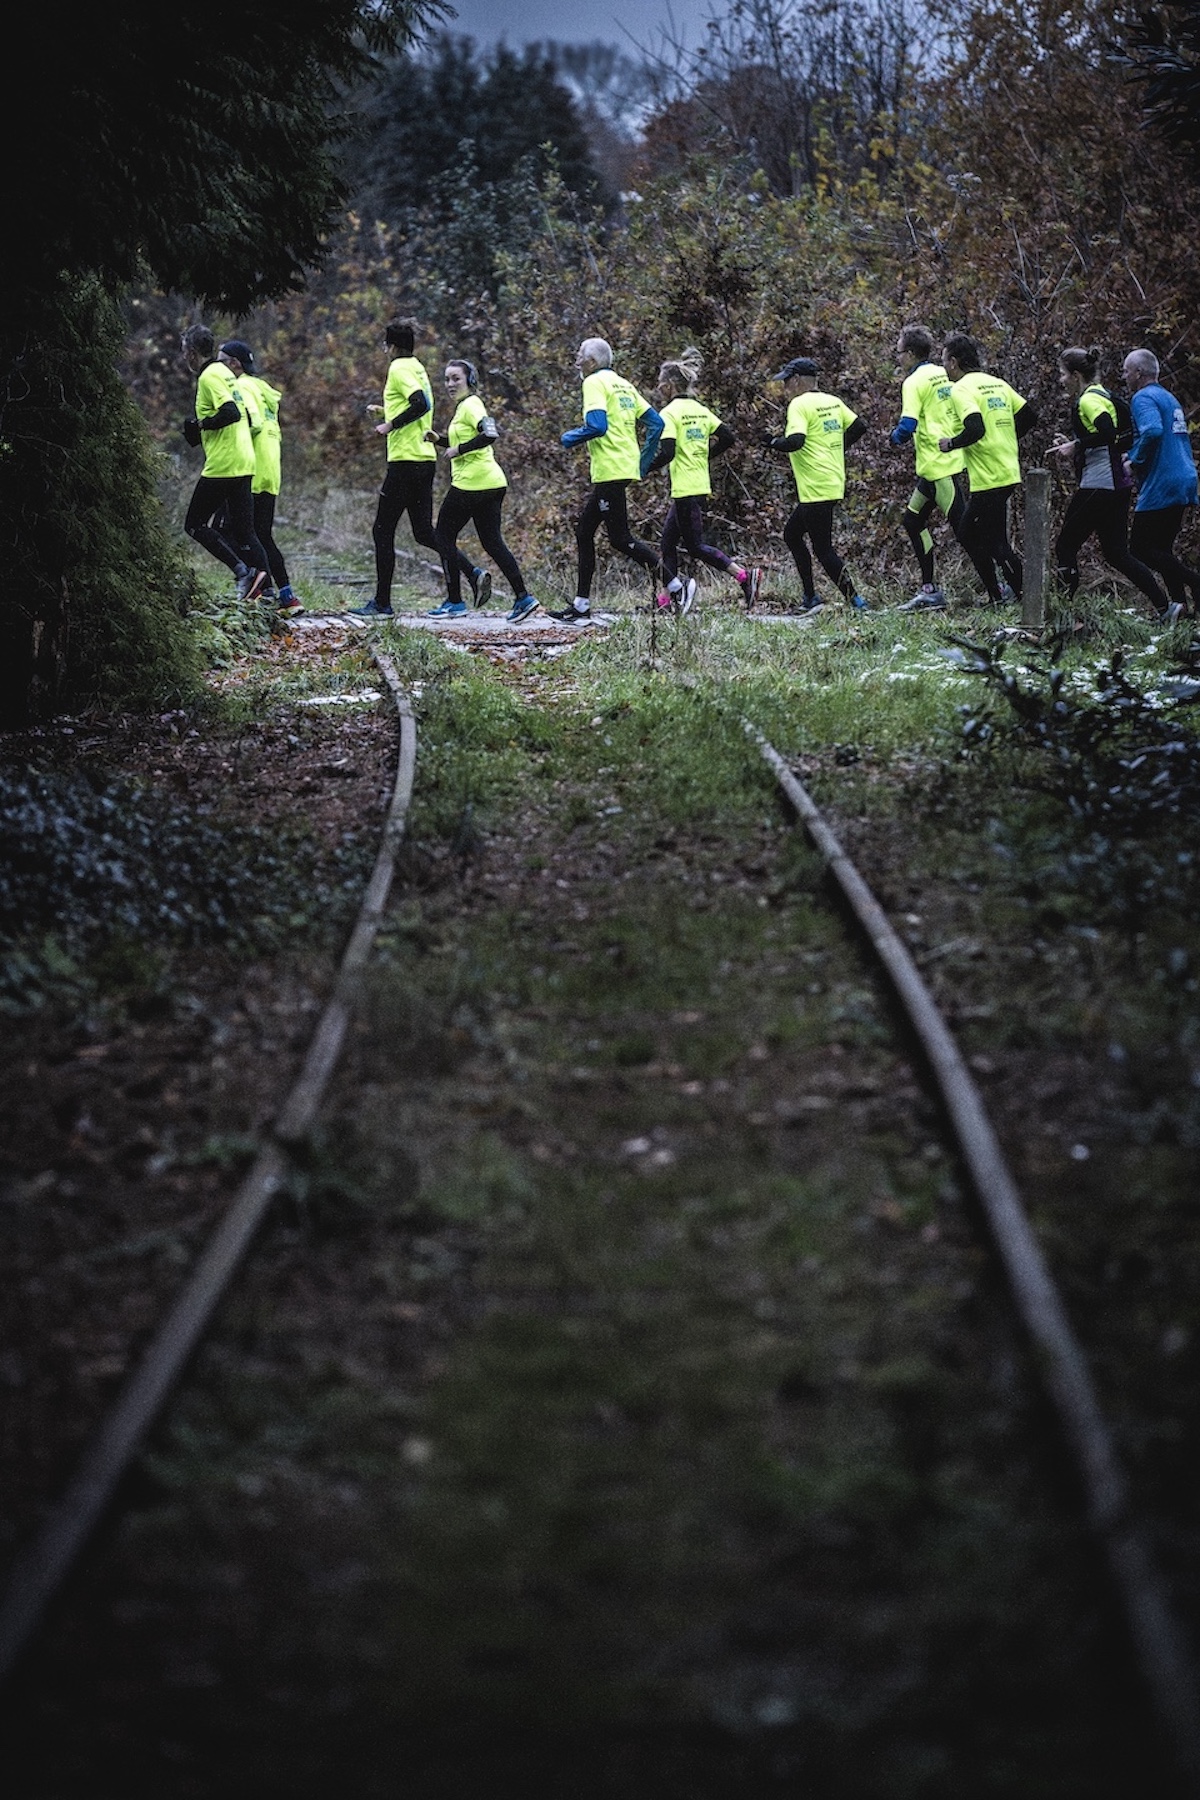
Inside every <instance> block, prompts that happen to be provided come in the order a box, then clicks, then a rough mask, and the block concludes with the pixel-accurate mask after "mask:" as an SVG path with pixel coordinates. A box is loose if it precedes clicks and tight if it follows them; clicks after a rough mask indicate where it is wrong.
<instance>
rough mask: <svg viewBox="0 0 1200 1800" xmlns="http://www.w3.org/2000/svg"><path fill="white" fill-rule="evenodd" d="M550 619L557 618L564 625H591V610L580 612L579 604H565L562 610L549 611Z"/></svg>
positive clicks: (547, 615)
mask: <svg viewBox="0 0 1200 1800" xmlns="http://www.w3.org/2000/svg"><path fill="white" fill-rule="evenodd" d="M546 617H547V618H548V619H557V620H558V621H559V623H560V624H562V625H590V624H591V622H592V615H591V613H590V612H580V610H579V608H578V607H577V606H564V607H563V608H562V610H561V611H560V612H552V613H547V614H546Z"/></svg>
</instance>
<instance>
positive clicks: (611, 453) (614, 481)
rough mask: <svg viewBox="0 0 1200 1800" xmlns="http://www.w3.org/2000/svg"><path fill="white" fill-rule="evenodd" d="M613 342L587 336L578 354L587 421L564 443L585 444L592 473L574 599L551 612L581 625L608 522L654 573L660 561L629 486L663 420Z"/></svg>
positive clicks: (613, 535) (620, 545)
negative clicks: (633, 524) (642, 429)
mask: <svg viewBox="0 0 1200 1800" xmlns="http://www.w3.org/2000/svg"><path fill="white" fill-rule="evenodd" d="M612 361H613V353H612V347H611V345H609V344H607V343H606V342H605V341H604V339H603V338H584V340H583V342H582V344H580V346H579V351H578V354H577V355H576V358H575V367H576V368H577V369H578V370H579V373H580V376H581V377H582V379H583V424H582V425H576V426H575V428H574V429H573V430H572V431H564V432H563V435H562V440H561V441H562V444H563V447H564V449H567V450H570V449H573V448H574V447H575V445H576V444H586V445H587V447H588V461H589V465H590V471H591V477H592V491H591V494H590V495H589V496H588V500H587V504H586V505H585V506H584V509H583V511H582V512H581V513H580V515H579V517H578V519H577V520H576V521H575V544H576V548H577V550H578V556H579V563H578V576H577V579H576V583H575V599H574V601H573V602H572V604H571V605H570V606H566V607H564V608H563V609H562V611H561V612H554V613H551V614H550V617H551V618H552V619H562V620H565V621H566V622H567V623H568V624H572V625H582V624H584V623H586V621H587V620H588V618H589V617H590V616H591V610H592V606H591V598H590V596H591V592H592V579H593V577H594V575H595V573H596V533H597V531H598V530H599V529H600V524H601V522H602V521H603V524H604V528H605V530H606V532H607V533H608V541H609V543H610V544H611V545H612V546H613V548H614V550H620V551H621V552H622V554H623V555H625V556H628V557H629V558H630V560H631V561H633V562H635V563H637V564H638V566H639V567H640V568H643V569H649V570H651V571H652V572H653V573H654V574H655V575H657V574H658V571H659V560H658V557H657V556H656V555H655V554H654V552H653V550H651V549H650V547H649V545H648V544H643V543H641V542H639V540H638V539H637V538H635V537H634V536H633V534H632V532H631V531H630V529H629V511H628V504H627V500H626V490H627V489H628V488H629V486H630V484H631V483H632V482H635V481H640V479H641V477H642V476H643V475H644V474H645V472H646V469H647V468H648V466H649V464H650V463H651V461H652V460H653V457H654V453H655V450H656V449H657V448H658V439H659V435H660V433H661V431H662V420H661V418H660V417H659V415H658V413H657V412H655V410H654V408H653V407H652V406H651V404H650V402H649V401H648V400H644V399H643V398H642V396H641V394H639V393H638V391H637V389H636V388H635V387H634V386H633V385H632V383H630V382H628V381H626V380H625V379H624V377H623V376H621V375H618V374H617V373H616V371H615V370H614V368H613V366H612ZM643 419H644V420H645V422H646V443H645V448H644V449H641V450H639V446H638V435H637V427H638V422H639V420H643Z"/></svg>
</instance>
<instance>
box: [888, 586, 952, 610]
mask: <svg viewBox="0 0 1200 1800" xmlns="http://www.w3.org/2000/svg"><path fill="white" fill-rule="evenodd" d="M945 610H946V596H945V594H944V593H943V592H942V590H941V588H918V590H917V592H916V593H915V594H914V595H913V597H912V599H911V600H906V601H905V602H904V605H903V606H898V607H897V608H896V611H897V612H945Z"/></svg>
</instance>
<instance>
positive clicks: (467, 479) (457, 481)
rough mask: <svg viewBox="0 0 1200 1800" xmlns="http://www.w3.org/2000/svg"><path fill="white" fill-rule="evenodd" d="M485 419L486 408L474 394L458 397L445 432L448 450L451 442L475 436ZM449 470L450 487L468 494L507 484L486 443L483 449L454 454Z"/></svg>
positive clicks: (452, 444)
mask: <svg viewBox="0 0 1200 1800" xmlns="http://www.w3.org/2000/svg"><path fill="white" fill-rule="evenodd" d="M486 418H487V407H486V406H485V405H484V403H483V401H482V400H481V399H480V397H479V395H478V394H468V395H467V397H466V399H465V400H460V401H459V403H458V405H457V407H456V408H455V412H454V417H453V418H452V419H451V421H450V430H449V432H448V434H447V435H448V437H449V439H450V447H451V449H453V448H454V446H455V444H466V443H469V442H470V440H471V439H472V438H473V437H478V436H479V427H480V425H481V424H482V423H483V421H484V419H486ZM450 470H451V474H450V484H451V486H452V487H456V488H464V489H465V490H466V492H467V493H469V494H477V493H481V492H483V491H484V490H486V489H488V488H505V487H507V486H508V481H507V480H506V478H505V474H504V470H503V469H502V468H501V467H500V464H499V463H498V462H497V461H496V452H495V451H494V450H493V449H492V446H491V445H490V444H489V445H488V446H487V448H486V450H467V451H466V452H464V453H462V454H460V455H458V456H456V457H454V459H453V460H452V462H451V464H450Z"/></svg>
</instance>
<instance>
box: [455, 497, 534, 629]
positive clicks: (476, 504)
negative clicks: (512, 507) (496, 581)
mask: <svg viewBox="0 0 1200 1800" xmlns="http://www.w3.org/2000/svg"><path fill="white" fill-rule="evenodd" d="M506 492H507V489H506V488H474V489H472V488H456V487H452V488H451V489H450V492H449V493H448V494H447V495H446V498H445V499H444V500H443V501H442V504H441V507H440V508H439V510H438V516H437V547H438V554H439V555H440V556H441V559H442V568H443V569H444V570H445V571H446V593H447V596H448V597H449V599H450V600H452V601H454V602H455V604H456V605H459V604H461V602H462V576H463V571H462V568H461V566H460V565H461V564H462V563H464V562H466V558H465V557H464V556H463V554H462V552H461V551H460V550H459V549H458V546H457V543H456V539H457V537H458V534H459V532H460V531H461V530H462V529H463V527H464V526H465V525H467V524H468V523H470V524H473V525H474V527H475V534H476V536H477V537H478V539H479V541H480V543H481V544H482V545H483V547H484V549H485V551H486V552H487V554H488V555H489V556H490V557H491V559H492V561H493V562H494V563H495V565H496V567H497V568H498V569H499V571H500V573H501V574H502V575H503V577H504V579H505V581H507V583H508V585H509V587H510V588H511V589H512V591H513V598H514V599H516V600H520V599H522V598H523V597H524V595H525V594H527V593H528V591H529V590H528V588H527V587H526V586H525V582H524V580H523V578H522V575H521V571H520V569H519V568H518V567H517V559H516V557H515V556H514V555H513V553H512V551H511V550H510V549H509V547H508V545H507V544H506V543H505V541H504V539H503V537H502V536H501V535H500V512H501V508H502V507H503V505H504V496H505V494H506ZM474 567H475V565H474V563H471V562H467V568H468V569H470V570H472V571H473V570H474Z"/></svg>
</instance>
